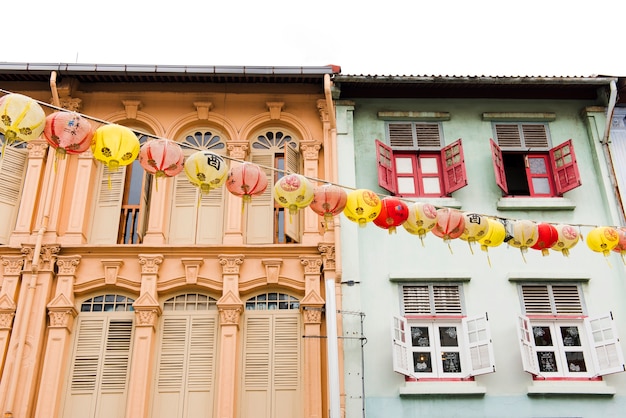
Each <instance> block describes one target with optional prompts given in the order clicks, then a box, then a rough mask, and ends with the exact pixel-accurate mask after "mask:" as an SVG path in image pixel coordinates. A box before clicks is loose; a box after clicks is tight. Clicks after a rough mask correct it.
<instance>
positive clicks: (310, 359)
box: [300, 256, 324, 418]
mask: <svg viewBox="0 0 626 418" xmlns="http://www.w3.org/2000/svg"><path fill="white" fill-rule="evenodd" d="M300 263H301V264H302V265H303V266H304V293H305V294H304V298H302V300H301V301H300V309H302V314H303V319H304V338H303V345H304V347H303V353H304V375H303V376H302V379H303V381H304V394H305V395H304V396H305V398H304V416H305V417H306V418H321V417H322V388H323V386H322V368H323V366H322V349H321V346H322V342H321V337H322V333H321V328H322V310H323V307H324V299H322V297H321V296H320V275H321V273H320V267H321V266H322V259H321V258H320V257H318V256H312V257H300Z"/></svg>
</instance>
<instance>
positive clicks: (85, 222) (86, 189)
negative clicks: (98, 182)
mask: <svg viewBox="0 0 626 418" xmlns="http://www.w3.org/2000/svg"><path fill="white" fill-rule="evenodd" d="M65 158H72V159H75V161H76V171H75V174H74V176H73V179H72V182H73V185H74V190H73V192H72V194H71V196H72V202H71V203H70V205H69V208H68V215H67V216H68V218H67V230H66V231H65V234H64V235H63V236H62V237H59V241H60V242H61V243H62V244H65V245H76V244H84V243H86V242H87V231H89V227H90V225H89V221H90V219H91V217H90V216H89V214H90V213H91V212H90V209H91V208H90V205H89V204H90V202H91V198H92V197H93V195H92V193H93V192H92V187H90V186H91V183H92V179H93V176H94V175H95V174H96V173H97V167H96V160H94V158H93V154H92V152H91V150H87V151H85V152H83V153H81V154H78V155H76V156H73V155H67V156H66V157H65Z"/></svg>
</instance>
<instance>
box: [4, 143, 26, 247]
mask: <svg viewBox="0 0 626 418" xmlns="http://www.w3.org/2000/svg"><path fill="white" fill-rule="evenodd" d="M27 159H28V152H27V151H26V150H25V149H18V148H13V147H11V146H8V145H7V146H6V147H5V148H4V155H1V156H0V219H2V222H0V244H6V243H7V242H8V241H9V237H10V236H11V233H12V232H13V229H14V227H15V218H16V216H17V211H18V209H19V203H20V197H21V194H22V185H23V184H24V174H25V173H26V161H27Z"/></svg>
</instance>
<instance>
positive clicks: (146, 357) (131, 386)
mask: <svg viewBox="0 0 626 418" xmlns="http://www.w3.org/2000/svg"><path fill="white" fill-rule="evenodd" d="M162 262H163V256H162V255H160V254H139V264H140V265H141V291H140V295H139V298H137V300H136V301H135V303H133V308H134V309H135V324H134V325H135V330H134V331H135V332H134V336H133V354H132V358H131V362H130V364H131V366H130V370H129V376H130V379H129V382H128V400H127V404H126V416H127V417H134V418H135V417H136V418H142V417H145V418H147V417H148V412H149V404H150V388H151V386H152V385H151V383H152V368H153V365H154V362H153V361H154V354H155V353H154V351H155V350H154V347H155V344H154V341H155V335H156V326H157V319H158V317H159V316H160V315H161V312H162V311H161V307H160V306H159V302H158V296H157V290H156V289H157V280H158V274H157V273H158V271H159V266H160V265H161V263H162Z"/></svg>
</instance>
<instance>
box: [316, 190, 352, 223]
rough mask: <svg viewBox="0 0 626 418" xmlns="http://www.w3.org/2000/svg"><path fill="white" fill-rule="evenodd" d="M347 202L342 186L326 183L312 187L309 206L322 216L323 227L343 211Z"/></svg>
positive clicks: (346, 194)
mask: <svg viewBox="0 0 626 418" xmlns="http://www.w3.org/2000/svg"><path fill="white" fill-rule="evenodd" d="M347 202H348V193H347V192H346V191H345V190H344V189H343V188H342V187H339V186H335V185H334V184H329V183H327V184H324V185H323V186H316V187H315V188H314V189H313V201H311V204H310V205H309V207H310V208H311V210H312V211H313V212H315V213H317V214H318V215H320V216H323V217H324V227H328V224H329V223H330V222H331V221H332V219H333V217H334V216H337V215H339V214H340V213H341V212H342V211H343V209H344V208H345V207H346V203H347Z"/></svg>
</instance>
